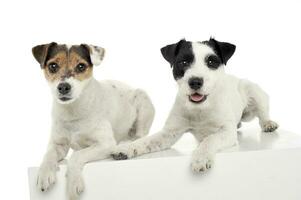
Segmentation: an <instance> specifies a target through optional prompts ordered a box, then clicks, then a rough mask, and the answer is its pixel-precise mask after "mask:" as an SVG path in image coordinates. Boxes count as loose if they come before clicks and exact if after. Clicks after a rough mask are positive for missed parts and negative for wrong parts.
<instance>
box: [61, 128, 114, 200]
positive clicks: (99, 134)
mask: <svg viewBox="0 0 301 200" xmlns="http://www.w3.org/2000/svg"><path fill="white" fill-rule="evenodd" d="M91 135H92V136H95V137H94V139H97V142H96V143H95V144H93V145H91V146H89V147H87V148H85V149H82V150H78V151H75V152H74V153H73V154H72V155H71V158H70V159H69V161H68V169H67V174H66V175H67V190H68V195H69V200H76V199H78V197H79V195H80V194H81V193H82V192H83V191H84V187H85V186H84V181H83V177H82V173H81V172H82V169H83V167H84V165H85V164H86V163H88V162H92V161H97V160H101V159H105V158H108V157H109V156H110V154H111V152H112V149H113V147H115V146H116V141H115V139H114V137H113V130H112V128H111V126H110V124H108V123H103V125H102V127H101V128H100V130H97V131H96V133H94V134H91Z"/></svg>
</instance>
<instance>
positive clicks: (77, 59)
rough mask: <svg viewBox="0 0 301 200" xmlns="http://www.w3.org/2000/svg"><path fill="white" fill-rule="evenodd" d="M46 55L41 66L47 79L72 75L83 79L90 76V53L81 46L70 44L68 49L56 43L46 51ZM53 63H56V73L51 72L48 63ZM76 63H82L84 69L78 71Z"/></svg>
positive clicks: (53, 79) (51, 79)
mask: <svg viewBox="0 0 301 200" xmlns="http://www.w3.org/2000/svg"><path fill="white" fill-rule="evenodd" d="M48 55H49V56H48V57H47V60H46V62H45V66H44V67H43V70H44V74H45V77H46V79H47V80H48V81H51V82H52V81H55V80H63V79H65V78H70V77H74V78H75V79H77V80H80V81H82V80H85V79H87V78H90V77H91V76H92V72H93V68H92V64H91V61H90V55H89V54H88V55H87V53H86V50H85V49H83V47H82V46H75V45H74V46H72V47H71V48H70V49H68V48H67V47H66V46H65V45H57V46H56V47H55V48H53V49H52V50H51V52H48ZM51 63H55V64H57V65H58V70H57V72H56V73H51V72H50V70H49V65H50V64H51ZM78 64H84V65H85V66H86V69H85V70H84V71H83V72H78V71H77V70H76V67H77V66H78Z"/></svg>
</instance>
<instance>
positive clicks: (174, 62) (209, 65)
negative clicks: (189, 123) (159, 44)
mask: <svg viewBox="0 0 301 200" xmlns="http://www.w3.org/2000/svg"><path fill="white" fill-rule="evenodd" d="M234 51H235V45H233V44H230V43H226V42H219V41H217V40H215V39H213V38H210V40H208V41H203V42H190V41H186V40H185V39H183V40H181V41H179V42H178V43H175V44H170V45H167V46H165V47H163V48H162V49H161V53H162V55H163V57H164V58H165V60H167V61H168V62H169V63H170V65H171V67H172V69H173V76H174V78H175V80H176V81H177V83H178V85H179V92H180V94H181V95H180V96H181V97H183V98H185V99H186V100H187V102H189V105H191V104H192V105H198V106H200V105H204V104H206V100H207V98H210V93H211V92H213V90H214V89H215V85H216V83H217V81H218V80H219V79H220V78H221V76H223V74H224V66H225V65H226V63H227V61H228V60H229V59H230V57H231V56H232V55H233V53H234Z"/></svg>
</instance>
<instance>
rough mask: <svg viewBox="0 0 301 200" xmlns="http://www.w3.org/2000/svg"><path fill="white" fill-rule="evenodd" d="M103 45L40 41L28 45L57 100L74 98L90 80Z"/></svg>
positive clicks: (101, 55)
mask: <svg viewBox="0 0 301 200" xmlns="http://www.w3.org/2000/svg"><path fill="white" fill-rule="evenodd" d="M104 52H105V51H104V49H103V48H101V47H96V46H92V45H86V44H81V45H71V46H70V45H64V44H57V43H54V42H52V43H50V44H42V45H38V46H35V47H33V48H32V53H33V56H34V57H35V59H36V60H37V61H38V62H39V63H40V65H41V68H42V70H43V71H44V74H45V77H46V79H47V81H48V83H49V85H50V87H51V91H52V94H53V96H54V98H55V99H57V100H58V102H59V103H62V104H67V103H71V102H73V101H75V100H76V99H77V98H78V97H79V96H80V94H81V92H82V91H83V89H84V88H85V86H86V85H87V84H88V82H89V81H90V80H91V77H92V72H93V66H94V65H99V64H100V63H101V61H102V59H103V57H104Z"/></svg>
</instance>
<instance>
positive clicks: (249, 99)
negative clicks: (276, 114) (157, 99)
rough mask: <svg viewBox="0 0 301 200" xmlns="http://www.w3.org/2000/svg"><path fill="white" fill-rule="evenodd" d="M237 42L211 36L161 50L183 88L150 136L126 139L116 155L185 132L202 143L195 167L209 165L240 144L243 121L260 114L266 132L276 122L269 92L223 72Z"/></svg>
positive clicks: (159, 146) (165, 143) (159, 144)
mask: <svg viewBox="0 0 301 200" xmlns="http://www.w3.org/2000/svg"><path fill="white" fill-rule="evenodd" d="M234 51H235V45H233V44H230V43H226V42H219V41H217V40H215V39H213V38H210V40H209V41H203V42H189V41H186V40H184V39H183V40H181V41H179V42H178V43H175V44H171V45H167V46H165V47H163V48H162V49H161V52H162V55H163V57H164V58H165V60H167V61H168V62H169V63H170V65H171V67H172V69H173V75H174V78H175V80H176V81H177V83H178V86H179V90H178V94H177V97H176V100H175V103H174V106H173V108H172V110H171V112H170V114H169V117H168V119H167V121H166V123H165V125H164V127H163V129H162V130H161V131H160V132H159V133H157V134H154V135H151V136H149V137H144V138H140V139H139V140H136V141H134V142H133V143H130V144H123V145H120V146H118V147H117V149H115V151H114V153H113V154H112V156H113V158H114V159H117V160H119V159H127V158H132V157H135V156H138V155H141V154H145V153H150V152H154V151H161V150H164V149H167V148H169V147H171V146H172V145H173V144H174V143H175V142H176V141H177V140H178V139H179V138H180V137H181V136H182V135H183V134H184V133H185V132H188V131H189V132H191V133H192V134H193V135H194V136H195V138H196V139H197V140H198V141H199V142H200V144H199V146H198V148H197V149H196V150H195V151H194V152H193V156H192V163H191V167H192V170H193V171H194V172H201V171H205V170H207V169H209V168H211V165H212V163H213V159H214V155H215V153H216V152H217V151H219V150H221V149H224V148H226V147H230V146H233V145H235V144H236V143H237V127H238V125H240V122H241V121H244V122H245V121H250V120H252V119H253V118H254V117H258V119H259V124H260V126H261V128H262V131H264V132H272V131H274V130H276V129H277V127H278V125H277V124H276V123H275V122H273V121H271V120H270V116H269V102H268V96H267V94H266V93H265V92H264V91H263V90H262V89H261V88H260V87H259V86H258V85H256V84H254V83H252V82H250V81H248V80H242V79H238V78H236V77H234V76H231V75H228V74H226V73H225V69H224V68H225V65H226V64H227V61H228V60H229V59H230V58H231V56H232V55H233V53H234Z"/></svg>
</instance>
